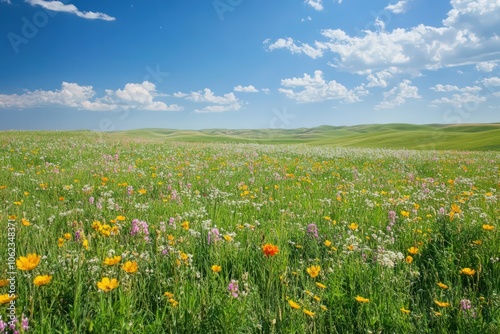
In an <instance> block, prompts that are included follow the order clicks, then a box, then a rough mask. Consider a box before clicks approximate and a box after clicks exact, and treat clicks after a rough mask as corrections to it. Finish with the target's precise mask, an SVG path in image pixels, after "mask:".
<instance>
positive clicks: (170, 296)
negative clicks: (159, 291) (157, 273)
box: [163, 291, 174, 299]
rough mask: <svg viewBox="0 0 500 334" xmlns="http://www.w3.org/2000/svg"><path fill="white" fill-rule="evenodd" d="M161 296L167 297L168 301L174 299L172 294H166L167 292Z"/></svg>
mask: <svg viewBox="0 0 500 334" xmlns="http://www.w3.org/2000/svg"><path fill="white" fill-rule="evenodd" d="M163 296H165V297H167V298H169V299H170V298H173V297H174V294H173V293H172V292H168V291H167V292H165V293H164V294H163Z"/></svg>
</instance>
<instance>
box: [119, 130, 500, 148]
mask: <svg viewBox="0 0 500 334" xmlns="http://www.w3.org/2000/svg"><path fill="white" fill-rule="evenodd" d="M112 136H114V137H141V138H151V139H153V138H156V139H162V140H171V141H188V142H233V143H266V144H267V143H269V144H271V143H272V144H307V145H328V146H344V147H371V148H406V149H418V150H429V149H438V150H500V123H489V124H456V125H455V124H454V125H443V124H429V125H414V124H371V125H355V126H329V125H323V126H318V127H315V128H298V129H249V130H230V129H207V130H173V129H138V130H128V131H117V132H113V133H112Z"/></svg>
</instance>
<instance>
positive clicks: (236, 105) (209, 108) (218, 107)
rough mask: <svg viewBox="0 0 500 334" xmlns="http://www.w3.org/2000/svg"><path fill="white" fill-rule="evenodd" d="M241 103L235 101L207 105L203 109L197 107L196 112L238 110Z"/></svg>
mask: <svg viewBox="0 0 500 334" xmlns="http://www.w3.org/2000/svg"><path fill="white" fill-rule="evenodd" d="M240 108H241V104H239V103H234V104H229V105H225V106H221V105H215V106H206V107H204V108H202V109H195V110H194V111H195V112H196V113H215V112H226V111H236V110H240Z"/></svg>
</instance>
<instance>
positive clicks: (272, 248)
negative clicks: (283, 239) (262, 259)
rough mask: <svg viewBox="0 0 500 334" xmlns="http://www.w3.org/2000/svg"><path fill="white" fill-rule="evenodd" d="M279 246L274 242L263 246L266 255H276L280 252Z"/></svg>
mask: <svg viewBox="0 0 500 334" xmlns="http://www.w3.org/2000/svg"><path fill="white" fill-rule="evenodd" d="M279 251H280V250H279V248H278V246H276V245H272V244H265V245H264V246H262V252H263V253H264V255H265V256H268V257H269V256H274V255H276V254H278V253H279Z"/></svg>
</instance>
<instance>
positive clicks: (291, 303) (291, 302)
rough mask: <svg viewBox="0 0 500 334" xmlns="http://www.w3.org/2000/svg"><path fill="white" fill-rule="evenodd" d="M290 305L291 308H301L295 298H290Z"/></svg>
mask: <svg viewBox="0 0 500 334" xmlns="http://www.w3.org/2000/svg"><path fill="white" fill-rule="evenodd" d="M288 305H290V307H291V308H293V309H295V310H298V309H300V305H299V304H297V303H296V302H294V301H293V300H291V299H290V300H289V301H288Z"/></svg>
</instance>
